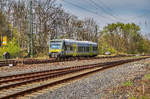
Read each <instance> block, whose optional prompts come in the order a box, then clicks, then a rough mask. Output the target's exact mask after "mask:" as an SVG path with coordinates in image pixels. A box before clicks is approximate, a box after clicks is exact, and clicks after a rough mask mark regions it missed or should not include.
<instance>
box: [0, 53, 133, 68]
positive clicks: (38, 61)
mask: <svg viewBox="0 0 150 99" xmlns="http://www.w3.org/2000/svg"><path fill="white" fill-rule="evenodd" d="M130 56H131V55H130ZM115 57H129V56H122V55H121V56H120V55H118V56H103V57H79V58H77V57H76V58H68V59H67V58H66V59H63V60H58V59H23V60H11V59H9V60H0V67H1V66H9V64H12V65H13V66H16V65H17V64H26V65H29V64H43V63H54V62H62V61H72V60H91V59H102V58H115Z"/></svg>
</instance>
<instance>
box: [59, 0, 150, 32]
mask: <svg viewBox="0 0 150 99" xmlns="http://www.w3.org/2000/svg"><path fill="white" fill-rule="evenodd" d="M58 3H60V4H62V6H63V8H64V9H65V11H66V12H69V13H71V14H73V15H76V16H78V17H79V19H84V18H94V20H95V21H96V22H97V24H98V25H99V27H100V29H102V28H103V27H104V26H106V25H107V24H109V23H113V22H123V23H131V22H134V23H136V24H138V25H139V26H140V27H141V31H142V32H143V33H150V0H58Z"/></svg>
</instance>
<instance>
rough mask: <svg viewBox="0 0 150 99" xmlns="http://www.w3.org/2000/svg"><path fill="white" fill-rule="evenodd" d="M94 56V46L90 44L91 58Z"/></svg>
mask: <svg viewBox="0 0 150 99" xmlns="http://www.w3.org/2000/svg"><path fill="white" fill-rule="evenodd" d="M92 55H93V46H92V44H90V56H92Z"/></svg>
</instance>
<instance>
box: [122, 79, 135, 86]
mask: <svg viewBox="0 0 150 99" xmlns="http://www.w3.org/2000/svg"><path fill="white" fill-rule="evenodd" d="M122 86H133V82H132V81H130V80H129V81H126V82H124V83H122Z"/></svg>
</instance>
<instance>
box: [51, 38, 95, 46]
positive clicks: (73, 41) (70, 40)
mask: <svg viewBox="0 0 150 99" xmlns="http://www.w3.org/2000/svg"><path fill="white" fill-rule="evenodd" d="M51 41H65V42H68V43H80V44H92V45H97V43H95V42H91V41H77V40H72V39H54V40H51Z"/></svg>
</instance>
